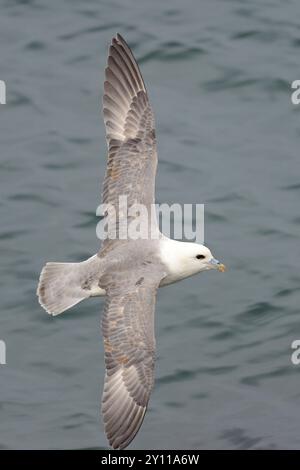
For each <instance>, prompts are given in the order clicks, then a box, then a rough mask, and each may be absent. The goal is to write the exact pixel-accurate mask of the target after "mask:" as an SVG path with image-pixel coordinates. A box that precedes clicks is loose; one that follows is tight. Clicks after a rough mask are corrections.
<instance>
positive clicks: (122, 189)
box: [37, 34, 225, 449]
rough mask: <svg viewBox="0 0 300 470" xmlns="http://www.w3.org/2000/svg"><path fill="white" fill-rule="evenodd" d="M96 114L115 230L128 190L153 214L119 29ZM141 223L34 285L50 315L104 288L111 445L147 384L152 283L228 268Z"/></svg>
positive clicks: (138, 95) (54, 267)
mask: <svg viewBox="0 0 300 470" xmlns="http://www.w3.org/2000/svg"><path fill="white" fill-rule="evenodd" d="M103 114H104V122H105V129H106V139H107V145H108V161H107V168H106V176H105V179H104V186H103V194H102V202H103V203H104V204H110V205H111V206H112V207H114V208H115V209H116V211H117V213H118V220H117V221H116V220H113V219H111V220H110V218H111V214H110V211H107V212H106V213H105V215H104V217H105V221H106V222H107V224H108V226H113V227H114V229H115V230H116V232H117V234H118V233H119V231H120V230H121V228H122V226H123V225H124V224H125V223H127V222H128V218H129V217H128V212H126V211H122V210H121V207H120V203H119V201H120V199H119V197H120V196H126V197H127V202H128V207H130V206H131V205H134V204H136V203H139V204H143V206H144V207H146V208H147V209H148V210H149V212H148V213H150V208H151V206H152V205H153V204H154V203H155V174H156V167H157V152H156V139H155V125H154V116H153V112H152V109H151V106H150V102H149V98H148V94H147V91H146V87H145V84H144V81H143V78H142V75H141V73H140V70H139V67H138V64H137V62H136V60H135V58H134V56H133V54H132V52H131V50H130V48H129V46H128V45H127V43H126V42H125V40H124V39H123V38H122V37H121V35H119V34H117V35H116V37H114V38H113V39H112V43H111V45H110V47H109V55H108V65H107V68H106V70H105V82H104V97H103ZM118 210H119V212H118ZM132 218H133V219H134V217H133V216H132V215H131V220H132ZM109 223H110V225H109ZM148 231H149V237H148V238H147V239H139V240H132V239H120V237H118V236H117V237H111V238H110V237H109V236H108V237H107V238H106V239H104V240H103V241H102V245H101V249H100V251H99V252H98V253H97V254H95V255H94V256H92V257H91V258H89V259H87V260H86V261H83V262H81V263H47V264H46V265H45V266H44V268H43V270H42V272H41V275H40V279H39V284H38V289H37V295H38V297H39V302H40V304H41V305H42V307H43V308H44V309H45V310H46V311H47V312H48V313H49V314H51V315H58V314H60V313H62V312H64V311H65V310H67V309H69V308H70V307H72V306H73V305H76V304H78V303H79V302H81V301H82V300H84V299H86V298H89V297H94V296H105V307H104V314H103V318H102V333H103V338H104V350H105V366H106V373H105V382H104V390H103V397H102V414H103V421H104V427H105V432H106V435H107V438H108V441H109V443H110V445H111V446H112V447H113V448H114V449H124V448H125V447H127V446H128V444H129V443H130V442H131V441H132V440H133V438H134V437H135V435H136V433H137V432H138V430H139V428H140V426H141V424H142V422H143V418H144V415H145V412H146V409H147V406H148V402H149V397H150V393H151V390H152V388H153V384H154V364H155V336H154V311H155V301H156V292H157V289H158V288H159V287H161V286H166V285H168V284H172V283H174V282H176V281H179V280H181V279H184V278H186V277H189V276H192V275H194V274H196V273H199V272H201V271H206V270H209V269H218V270H219V271H224V269H225V267H224V265H223V264H221V263H220V262H219V261H217V260H216V259H215V258H214V257H213V256H212V254H211V252H210V250H209V249H208V248H207V247H205V246H203V245H200V244H197V243H189V242H181V241H175V240H171V239H170V238H168V237H166V236H164V235H163V234H159V235H160V236H159V237H151V236H150V232H151V234H152V233H153V232H154V233H156V234H157V233H158V232H159V229H158V226H157V223H156V220H155V219H154V220H153V218H151V221H150V223H149V227H148Z"/></svg>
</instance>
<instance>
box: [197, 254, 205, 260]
mask: <svg viewBox="0 0 300 470" xmlns="http://www.w3.org/2000/svg"><path fill="white" fill-rule="evenodd" d="M196 258H197V259H205V256H204V255H197V256H196Z"/></svg>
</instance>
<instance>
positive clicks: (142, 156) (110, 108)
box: [102, 34, 157, 238]
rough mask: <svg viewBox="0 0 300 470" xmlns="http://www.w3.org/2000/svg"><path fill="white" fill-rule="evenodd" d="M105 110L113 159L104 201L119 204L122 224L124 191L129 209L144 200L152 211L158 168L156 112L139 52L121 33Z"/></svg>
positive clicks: (114, 46) (107, 83) (113, 52)
mask: <svg viewBox="0 0 300 470" xmlns="http://www.w3.org/2000/svg"><path fill="white" fill-rule="evenodd" d="M103 115H104V122H105V128H106V138H107V145H108V162H107V169H106V176H105V180H104V187H103V194H102V202H103V203H104V204H111V205H112V206H113V207H114V208H115V210H116V212H117V213H118V215H119V219H118V224H117V225H118V226H119V225H120V224H122V220H120V219H122V217H124V218H127V213H125V212H123V214H122V215H120V212H122V211H119V196H126V198H127V207H128V208H129V207H131V206H132V205H133V204H136V203H138V204H143V205H144V206H146V208H147V209H148V210H150V206H151V204H152V203H154V200H155V194H154V192H155V174H156V167H157V153H156V141H155V125H154V117H153V113H152V110H151V106H150V104H149V100H148V95H147V91H146V88H145V85H144V82H143V79H142V76H141V73H140V71H139V67H138V65H137V63H136V61H135V59H134V57H133V54H132V52H131V50H130V49H129V47H128V45H127V44H126V42H125V40H124V39H123V38H122V37H121V36H120V35H119V34H118V35H117V36H116V37H115V38H113V40H112V44H111V46H110V48H109V55H108V66H107V68H106V71H105V82H104V97H103ZM106 217H108V218H109V217H110V214H109V212H107V215H106ZM106 222H107V223H110V224H111V225H110V227H111V226H112V224H113V223H114V222H113V219H112V218H111V220H107V221H106ZM116 235H117V237H116V238H118V233H117V234H116Z"/></svg>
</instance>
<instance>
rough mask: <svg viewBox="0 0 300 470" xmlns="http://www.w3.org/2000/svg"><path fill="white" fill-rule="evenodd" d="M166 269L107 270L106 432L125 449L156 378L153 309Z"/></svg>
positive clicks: (112, 442)
mask: <svg viewBox="0 0 300 470" xmlns="http://www.w3.org/2000/svg"><path fill="white" fill-rule="evenodd" d="M164 275H165V274H164V273H163V271H162V270H161V268H156V270H154V268H152V271H151V270H149V269H147V268H145V269H140V270H138V271H134V272H132V273H130V272H127V271H124V272H121V273H120V272H119V273H112V274H110V275H109V274H106V275H105V278H103V279H102V280H101V286H102V287H103V288H105V290H106V292H107V301H106V306H105V310H104V316H103V319H102V331H103V337H104V350H105V365H106V375H105V384H104V390H103V397H102V414H103V420H104V426H105V432H106V435H107V438H108V440H109V443H110V445H111V446H112V447H113V448H114V449H124V448H125V447H126V446H127V445H128V444H129V443H130V442H131V441H132V439H133V438H134V436H135V435H136V433H137V432H138V430H139V428H140V426H141V424H142V422H143V418H144V415H145V412H146V409H147V405H148V401H149V397H150V393H151V390H152V387H153V382H154V362H155V337H154V309H155V299H156V291H157V288H158V285H159V282H160V280H161V279H162V277H163V276H164Z"/></svg>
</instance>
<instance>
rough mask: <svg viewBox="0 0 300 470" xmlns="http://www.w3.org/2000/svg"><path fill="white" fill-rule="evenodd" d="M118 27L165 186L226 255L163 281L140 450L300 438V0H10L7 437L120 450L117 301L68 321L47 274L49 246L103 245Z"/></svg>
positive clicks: (3, 27)
mask: <svg viewBox="0 0 300 470" xmlns="http://www.w3.org/2000/svg"><path fill="white" fill-rule="evenodd" d="M117 31H118V32H120V33H121V34H122V35H124V37H125V38H126V39H127V41H128V42H129V44H130V45H131V47H132V48H133V50H134V53H135V55H136V57H137V59H138V61H139V64H140V66H141V69H142V72H143V75H144V79H145V81H146V84H147V85H148V89H149V94H150V97H151V102H152V104H153V107H154V110H155V114H156V125H157V135H158V150H159V171H158V177H157V200H158V202H168V203H172V202H181V203H183V202H185V203H188V202H197V203H204V204H205V222H206V225H205V236H206V243H207V245H208V246H209V247H210V248H211V249H212V251H213V252H214V254H215V256H216V257H218V258H219V259H221V260H222V262H224V263H226V264H227V265H228V267H229V271H228V272H227V273H226V274H224V275H222V274H219V273H216V272H209V273H203V274H201V275H199V276H196V277H194V278H191V279H188V280H185V281H183V282H181V283H180V284H178V285H174V286H171V287H169V288H167V289H162V290H161V291H160V292H159V295H158V302H157V312H156V313H157V315H156V330H157V346H158V361H157V369H156V376H157V381H156V386H155V390H154V393H153V395H152V398H151V402H150V408H149V411H148V414H147V417H146V419H145V421H144V424H143V427H142V429H141V431H140V432H139V434H138V436H137V437H136V439H135V440H134V442H133V443H132V445H131V448H132V449H155V448H156V449H163V448H169V449H186V448H190V449H204V448H209V449H216V448H220V449H243V448H246V449H262V448H263V449H268V448H299V445H300V406H299V405H300V387H299V374H300V366H298V367H297V366H294V365H293V364H292V363H291V360H290V357H291V353H292V349H291V343H292V341H293V340H295V339H299V338H300V313H299V283H300V272H299V227H300V216H299V196H300V176H299V170H300V164H299V163H300V162H299V137H300V126H299V108H297V106H295V105H292V103H291V99H290V95H291V82H292V81H293V80H296V79H300V70H299V52H300V23H299V2H298V1H297V0H289V1H288V0H286V1H285V2H282V1H280V0H253V1H250V0H248V1H242V0H202V1H198V0H186V1H185V2H182V1H181V0H172V1H170V0H159V1H158V0H152V1H151V2H149V1H146V0H139V1H133V0H113V1H100V0H85V1H83V0H80V1H79V0H72V1H71V0H64V1H62V0H60V1H58V0H53V1H51V2H49V1H46V0H1V17H0V50H1V54H0V65H1V67H0V79H2V80H5V81H6V84H7V104H6V105H5V106H4V105H1V109H0V144H1V156H0V260H1V261H0V270H1V277H0V339H2V340H5V341H6V344H7V365H6V366H0V383H1V386H0V448H3V449H13V448H19V449H33V448H36V449H37V448H38V449H42V448H47V449H54V448H59V449H64V448H71V449H78V448H105V447H106V446H107V442H106V439H105V436H104V433H103V426H102V423H101V420H100V417H99V414H100V397H101V389H102V383H103V373H104V367H103V347H102V340H101V334H100V318H101V311H102V307H103V301H102V300H101V299H92V300H89V301H86V302H85V303H83V304H81V305H79V306H77V307H76V308H74V309H73V310H71V311H69V312H67V313H65V314H64V315H62V316H60V317H57V318H52V317H50V316H48V315H47V314H46V313H45V312H44V311H43V310H42V309H41V307H40V306H39V304H38V302H37V299H36V296H35V290H36V285H37V280H38V276H39V273H40V270H41V268H42V266H43V264H44V263H45V262H46V261H50V260H52V261H74V260H75V261H80V260H83V259H85V258H87V257H88V256H90V255H92V254H93V253H95V252H96V251H97V250H98V247H99V241H98V240H97V238H96V234H95V229H96V223H97V221H98V220H97V218H96V216H95V211H96V207H97V206H98V204H99V203H100V200H101V199H100V194H101V184H102V180H103V176H104V171H105V164H106V144H105V139H104V127H103V121H102V116H101V105H100V102H101V95H102V86H103V85H102V83H103V77H104V67H105V62H106V56H107V47H108V44H109V42H110V40H111V37H112V36H113V35H114V34H115V33H116V32H117Z"/></svg>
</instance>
